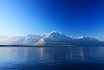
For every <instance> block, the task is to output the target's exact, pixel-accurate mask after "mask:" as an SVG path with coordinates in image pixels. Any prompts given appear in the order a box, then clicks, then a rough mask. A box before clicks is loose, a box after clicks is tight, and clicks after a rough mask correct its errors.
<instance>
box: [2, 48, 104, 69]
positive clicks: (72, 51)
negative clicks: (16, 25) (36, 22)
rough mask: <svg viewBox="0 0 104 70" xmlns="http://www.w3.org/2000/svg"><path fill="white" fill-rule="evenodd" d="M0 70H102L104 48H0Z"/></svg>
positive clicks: (103, 66) (103, 67) (103, 65)
mask: <svg viewBox="0 0 104 70" xmlns="http://www.w3.org/2000/svg"><path fill="white" fill-rule="evenodd" d="M0 70H104V47H0Z"/></svg>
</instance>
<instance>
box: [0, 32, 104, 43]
mask: <svg viewBox="0 0 104 70" xmlns="http://www.w3.org/2000/svg"><path fill="white" fill-rule="evenodd" d="M0 44H1V45H2V44H12V45H51V44H52V45H53V44H55V45H56V44H103V45H104V42H101V41H99V40H97V39H95V38H91V37H86V36H81V37H77V38H73V37H72V36H66V35H64V34H63V33H61V32H59V31H52V32H50V33H48V34H42V35H30V34H29V35H27V36H25V37H22V36H17V37H7V36H0Z"/></svg>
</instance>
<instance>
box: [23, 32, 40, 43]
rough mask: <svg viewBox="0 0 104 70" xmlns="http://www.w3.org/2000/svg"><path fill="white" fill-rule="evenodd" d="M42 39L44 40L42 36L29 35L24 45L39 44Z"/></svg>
mask: <svg viewBox="0 0 104 70" xmlns="http://www.w3.org/2000/svg"><path fill="white" fill-rule="evenodd" d="M41 38H42V36H41V35H31V34H29V35H27V36H26V37H25V40H24V42H23V44H27V45H31V44H34V43H37V42H38V41H39V40H40V39H41Z"/></svg>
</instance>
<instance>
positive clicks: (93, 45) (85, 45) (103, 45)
mask: <svg viewBox="0 0 104 70" xmlns="http://www.w3.org/2000/svg"><path fill="white" fill-rule="evenodd" d="M77 46H83V47H89V46H90V47H95V46H98V47H99V46H102V47H104V44H51V45H0V47H77Z"/></svg>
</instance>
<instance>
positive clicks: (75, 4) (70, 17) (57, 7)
mask: <svg viewBox="0 0 104 70" xmlns="http://www.w3.org/2000/svg"><path fill="white" fill-rule="evenodd" d="M51 31H60V32H62V33H64V34H66V35H72V36H81V35H85V36H90V37H99V38H101V39H102V38H104V37H103V36H104V0H0V35H6V36H18V35H21V36H25V35H27V34H42V33H44V32H45V33H48V32H51Z"/></svg>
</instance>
